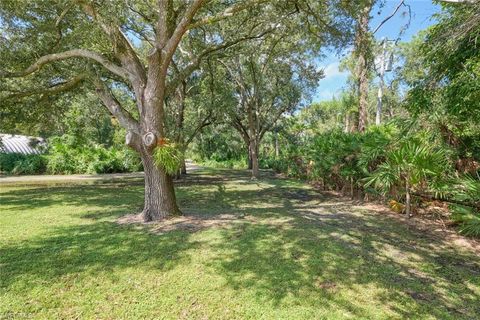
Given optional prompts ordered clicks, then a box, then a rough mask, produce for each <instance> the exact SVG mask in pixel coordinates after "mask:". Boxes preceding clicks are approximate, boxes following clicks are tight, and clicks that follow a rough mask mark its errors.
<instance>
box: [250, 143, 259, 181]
mask: <svg viewBox="0 0 480 320" xmlns="http://www.w3.org/2000/svg"><path fill="white" fill-rule="evenodd" d="M250 156H251V163H252V177H253V178H255V179H258V178H259V177H260V167H259V164H258V143H257V141H256V138H253V139H250Z"/></svg>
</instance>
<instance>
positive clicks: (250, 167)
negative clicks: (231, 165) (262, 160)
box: [247, 142, 253, 170]
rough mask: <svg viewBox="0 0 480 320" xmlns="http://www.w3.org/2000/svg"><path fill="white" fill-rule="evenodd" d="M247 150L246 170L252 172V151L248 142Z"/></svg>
mask: <svg viewBox="0 0 480 320" xmlns="http://www.w3.org/2000/svg"><path fill="white" fill-rule="evenodd" d="M247 149H248V150H247V151H248V158H247V165H248V170H252V168H253V160H252V149H251V145H250V142H248V145H247Z"/></svg>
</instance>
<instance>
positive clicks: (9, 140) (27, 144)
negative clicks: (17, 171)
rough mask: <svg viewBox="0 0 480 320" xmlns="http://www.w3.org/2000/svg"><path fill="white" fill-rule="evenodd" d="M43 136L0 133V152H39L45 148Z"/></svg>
mask: <svg viewBox="0 0 480 320" xmlns="http://www.w3.org/2000/svg"><path fill="white" fill-rule="evenodd" d="M45 147H46V142H45V140H44V139H43V138H39V137H29V136H22V135H18V134H15V135H13V134H1V133H0V152H3V153H20V154H41V153H43V150H45Z"/></svg>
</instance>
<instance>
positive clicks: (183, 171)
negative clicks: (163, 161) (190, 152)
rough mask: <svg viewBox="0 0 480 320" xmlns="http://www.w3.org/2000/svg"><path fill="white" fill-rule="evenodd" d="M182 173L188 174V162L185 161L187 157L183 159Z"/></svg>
mask: <svg viewBox="0 0 480 320" xmlns="http://www.w3.org/2000/svg"><path fill="white" fill-rule="evenodd" d="M180 173H181V174H184V175H185V174H187V164H186V163H185V159H182V167H181V168H180Z"/></svg>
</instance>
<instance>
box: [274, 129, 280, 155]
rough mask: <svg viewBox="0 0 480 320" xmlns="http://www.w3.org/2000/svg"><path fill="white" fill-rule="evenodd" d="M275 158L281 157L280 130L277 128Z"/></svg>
mask: <svg viewBox="0 0 480 320" xmlns="http://www.w3.org/2000/svg"><path fill="white" fill-rule="evenodd" d="M274 134H275V159H278V158H279V157H280V144H279V143H278V131H277V130H275V133H274Z"/></svg>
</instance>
